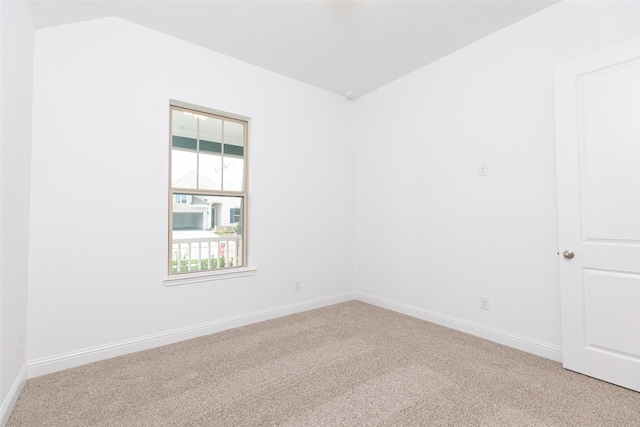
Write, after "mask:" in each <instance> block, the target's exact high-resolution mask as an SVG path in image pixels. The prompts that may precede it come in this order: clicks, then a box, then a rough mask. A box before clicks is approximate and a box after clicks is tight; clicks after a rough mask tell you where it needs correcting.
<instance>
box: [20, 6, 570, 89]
mask: <svg viewBox="0 0 640 427" xmlns="http://www.w3.org/2000/svg"><path fill="white" fill-rule="evenodd" d="M557 1H558V0H553V1H546V0H533V1H529V0H502V1H493V0H492V1H484V0H470V1H461V0H429V1H345V0H342V1H336V0H334V1H267V0H262V1H213V0H208V1H207V0H200V1H178V0H172V1H171V0H169V1H167V0H138V1H104V0H84V1H77V0H76V1H57V0H48V1H43V0H40V1H29V8H30V10H31V14H32V16H33V20H34V22H35V25H36V28H44V27H50V26H54V25H60V24H67V23H71V22H77V21H82V20H87V19H94V18H101V17H107V16H117V17H120V18H123V19H126V20H129V21H132V22H135V23H137V24H140V25H144V26H146V27H149V28H152V29H154V30H157V31H161V32H163V33H166V34H169V35H172V36H175V37H178V38H180V39H183V40H186V41H188V42H191V43H194V44H198V45H200V46H203V47H206V48H208V49H211V50H214V51H216V52H220V53H222V54H225V55H228V56H231V57H234V58H237V59H240V60H242V61H245V62H248V63H251V64H254V65H257V66H259V67H262V68H266V69H268V70H271V71H274V72H276V73H280V74H283V75H285V76H288V77H291V78H294V79H296V80H300V81H302V82H306V83H308V84H311V85H313V86H317V87H319V88H323V89H326V90H328V91H331V92H334V93H337V94H340V95H344V94H345V93H346V91H347V90H354V91H355V95H356V97H357V96H362V95H364V94H366V93H368V92H370V91H372V90H375V89H377V88H379V87H380V86H383V85H385V84H387V83H389V82H391V81H393V80H395V79H397V78H399V77H402V76H403V75H405V74H408V73H410V72H412V71H414V70H416V69H418V68H420V67H422V66H424V65H427V64H429V63H430V62H433V61H435V60H437V59H438V58H441V57H443V56H445V55H447V54H449V53H451V52H453V51H455V50H457V49H460V48H461V47H463V46H466V45H468V44H470V43H473V42H474V41H476V40H478V39H480V38H482V37H485V36H487V35H489V34H491V33H493V32H496V31H498V30H500V29H502V28H504V27H506V26H508V25H510V24H512V23H514V22H516V21H519V20H521V19H523V18H525V17H527V16H529V15H531V14H533V13H536V12H538V11H540V10H542V9H544V8H546V7H548V6H550V5H552V4H554V3H557Z"/></svg>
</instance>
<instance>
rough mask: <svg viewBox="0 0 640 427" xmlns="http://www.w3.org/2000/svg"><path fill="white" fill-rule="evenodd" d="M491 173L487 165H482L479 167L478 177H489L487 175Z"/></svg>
mask: <svg viewBox="0 0 640 427" xmlns="http://www.w3.org/2000/svg"><path fill="white" fill-rule="evenodd" d="M488 173H489V171H488V168H487V164H486V163H480V164H479V165H478V175H479V176H487V174H488Z"/></svg>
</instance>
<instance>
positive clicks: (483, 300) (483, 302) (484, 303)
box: [480, 296, 489, 310]
mask: <svg viewBox="0 0 640 427" xmlns="http://www.w3.org/2000/svg"><path fill="white" fill-rule="evenodd" d="M480 308H481V309H483V310H489V298H488V297H482V296H481V297H480Z"/></svg>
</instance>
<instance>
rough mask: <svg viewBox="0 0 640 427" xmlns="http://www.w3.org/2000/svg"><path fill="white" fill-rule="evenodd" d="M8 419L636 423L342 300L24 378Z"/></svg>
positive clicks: (545, 371) (615, 403) (499, 349)
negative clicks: (191, 338) (24, 383)
mask: <svg viewBox="0 0 640 427" xmlns="http://www.w3.org/2000/svg"><path fill="white" fill-rule="evenodd" d="M8 426H234V427H235V426H625V427H630V426H640V393H636V392H634V391H631V390H628V389H624V388H621V387H617V386H614V385H611V384H608V383H605V382H602V381H598V380H595V379H592V378H589V377H586V376H583V375H579V374H576V373H573V372H569V371H566V370H563V369H562V367H561V366H560V364H559V363H556V362H553V361H550V360H547V359H543V358H540V357H536V356H533V355H530V354H527V353H524V352H521V351H518V350H514V349H511V348H508V347H504V346H501V345H498V344H495V343H492V342H489V341H486V340H482V339H480V338H476V337H473V336H471V335H467V334H464V333H461V332H457V331H454V330H451V329H447V328H444V327H441V326H438V325H434V324H432V323H428V322H424V321H421V320H418V319H415V318H412V317H408V316H404V315H401V314H398V313H394V312H392V311H388V310H384V309H381V308H378V307H374V306H371V305H368V304H365V303H362V302H357V301H352V302H347V303H343V304H337V305H334V306H331V307H326V308H322V309H318V310H312V311H308V312H304V313H299V314H294V315H291V316H286V317H282V318H279V319H275V320H270V321H267V322H262V323H258V324H254V325H250V326H246V327H242V328H237V329H233V330H228V331H225V332H221V333H217V334H213V335H209V336H205V337H201V338H196V339H193V340H189V341H183V342H180V343H177V344H173V345H169V346H165V347H160V348H156V349H152V350H148V351H143V352H139V353H135V354H130V355H126V356H122V357H118V358H114V359H109V360H105V361H101V362H97V363H92V364H90V365H85V366H81V367H78V368H74V369H69V370H66V371H61V372H57V373H54V374H50V375H46V376H42V377H38V378H34V379H30V380H28V381H27V384H26V386H25V388H24V391H23V393H22V395H21V396H20V398H19V400H18V402H17V404H16V406H15V408H14V410H13V413H12V414H11V417H10V419H9V422H8Z"/></svg>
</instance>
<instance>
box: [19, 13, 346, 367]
mask: <svg viewBox="0 0 640 427" xmlns="http://www.w3.org/2000/svg"><path fill="white" fill-rule="evenodd" d="M35 52H36V61H35V71H34V129H33V156H32V160H33V163H32V171H33V173H32V202H31V207H32V208H31V241H30V270H29V272H30V283H29V306H28V308H29V316H28V318H29V337H28V338H29V341H28V360H29V361H30V375H34V374H35V375H37V374H41V373H45V372H49V371H52V370H55V369H60V367H66V366H73V365H74V364H79V363H83V362H86V361H87V360H88V359H90V358H91V357H94V356H95V358H100V357H106V356H108V355H113V354H114V353H118V352H121V353H122V352H126V351H131V350H133V349H135V348H140V346H138V347H136V346H135V345H132V343H133V342H136V340H139V339H141V338H144V339H146V338H149V337H154V336H157V335H158V334H159V335H162V334H163V333H166V332H167V331H176V330H180V328H190V327H193V326H194V325H195V326H197V325H209V324H213V323H215V322H217V321H220V320H223V319H233V318H236V317H237V316H244V315H247V314H248V313H255V312H262V311H265V310H271V309H274V308H278V307H288V306H289V305H295V304H298V303H302V302H305V301H315V300H317V299H323V298H331V297H332V296H336V295H337V296H340V295H350V292H352V290H353V146H352V136H353V135H352V121H353V118H352V109H353V104H352V103H350V102H348V101H346V100H345V99H344V98H342V97H339V96H337V95H334V94H331V93H329V92H326V91H323V90H319V89H317V88H313V87H311V86H309V85H306V84H302V83H300V82H297V81H294V80H291V79H289V78H285V77H283V76H280V75H277V74H274V73H272V72H268V71H265V70H263V69H260V68H257V67H254V66H251V65H248V64H246V63H242V62H240V61H236V60H233V59H230V58H228V57H225V56H222V55H219V54H216V53H213V52H211V51H208V50H206V49H203V48H200V47H197V46H195V45H192V44H189V43H185V42H183V41H180V40H177V39H175V38H171V37H168V36H166V35H163V34H161V33H158V32H155V31H151V30H148V29H146V28H143V27H141V26H138V25H135V24H132V23H129V22H127V21H124V20H120V19H117V18H106V19H100V20H94V21H88V22H82V23H77V24H72V25H64V26H58V27H52V28H46V29H41V30H39V31H38V32H37V34H36V45H35ZM169 99H176V100H180V101H183V102H188V103H192V104H196V105H202V106H204V107H208V108H213V109H217V110H222V111H228V112H231V113H235V114H240V115H244V116H249V117H251V118H252V121H251V124H250V129H251V131H250V141H249V143H250V148H249V157H250V160H249V161H250V164H251V167H250V170H249V174H250V184H249V185H250V187H249V191H250V204H249V212H250V222H249V252H250V265H252V266H255V267H257V269H258V271H257V274H256V275H255V276H252V277H243V278H234V279H228V280H219V281H213V282H208V283H200V284H192V285H185V286H172V287H165V286H164V285H163V278H164V277H165V274H166V273H165V272H166V263H167V261H166V257H167V221H168V218H167V204H168V194H167V192H168V190H167V182H168V177H167V164H168V152H169V149H168V140H169V139H168V138H169V137H168V132H169V123H168V120H169ZM332 204H333V205H334V206H336V208H332V209H330V208H328V206H331V205H332ZM295 280H300V281H301V284H302V290H301V291H299V292H294V281H295ZM345 293H346V294H345ZM345 298H346V297H345ZM209 330H210V329H206V328H205V329H203V330H202V331H200V332H199V333H204V332H206V331H209ZM180 336H181V337H184V335H180ZM152 341H153V340H152ZM157 342H158V341H157V340H156V341H153V342H150V343H147V344H145V343H142V346H143V347H144V346H147V347H148V346H152V345H155V344H157ZM114 345H116V347H117V346H122V347H117V348H116V347H113V346H114ZM109 348H112V349H114V348H115V350H114V351H112V352H109V351H106V350H105V349H107V350H108V349H109ZM102 350H105V351H102ZM91 352H94V353H95V354H93V356H92V355H91V354H89V353H91ZM74 356H79V358H78V360H72V359H74ZM84 356H86V357H84ZM59 360H67V362H68V363H66V364H63V365H64V366H62V365H60V364H57V362H58V361H59ZM31 362H33V368H34V369H33V372H32V370H31V367H32V363H31Z"/></svg>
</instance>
